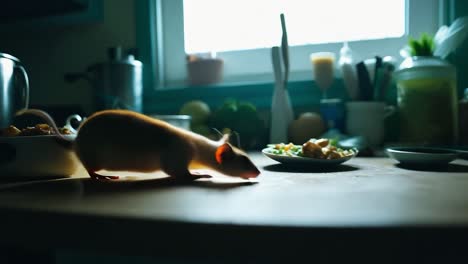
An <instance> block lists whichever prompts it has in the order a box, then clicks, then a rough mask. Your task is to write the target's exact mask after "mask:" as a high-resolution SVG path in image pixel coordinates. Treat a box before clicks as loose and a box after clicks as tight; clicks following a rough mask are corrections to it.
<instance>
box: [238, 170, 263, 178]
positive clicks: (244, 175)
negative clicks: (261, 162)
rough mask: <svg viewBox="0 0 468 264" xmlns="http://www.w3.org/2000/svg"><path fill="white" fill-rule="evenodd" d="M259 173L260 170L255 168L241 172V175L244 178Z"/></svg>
mask: <svg viewBox="0 0 468 264" xmlns="http://www.w3.org/2000/svg"><path fill="white" fill-rule="evenodd" d="M259 174H260V171H259V170H258V169H257V168H255V170H252V171H248V172H245V173H242V175H241V177H242V178H244V179H250V178H256V177H257V176H258V175H259Z"/></svg>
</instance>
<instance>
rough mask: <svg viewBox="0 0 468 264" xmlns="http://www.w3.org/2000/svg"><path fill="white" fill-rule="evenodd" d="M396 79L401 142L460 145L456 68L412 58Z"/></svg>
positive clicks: (429, 59)
mask: <svg viewBox="0 0 468 264" xmlns="http://www.w3.org/2000/svg"><path fill="white" fill-rule="evenodd" d="M395 80H396V84H397V93H398V111H399V116H400V133H399V134H400V141H401V142H402V143H408V144H414V145H454V144H456V143H457V140H458V120H457V119H458V109H457V108H458V107H457V104H458V103H457V89H456V83H457V77H456V70H455V67H454V66H453V65H451V64H450V63H448V62H447V61H445V60H443V59H440V58H438V57H410V58H406V59H405V60H404V61H403V62H402V63H401V65H400V66H399V68H398V69H397V71H396V72H395Z"/></svg>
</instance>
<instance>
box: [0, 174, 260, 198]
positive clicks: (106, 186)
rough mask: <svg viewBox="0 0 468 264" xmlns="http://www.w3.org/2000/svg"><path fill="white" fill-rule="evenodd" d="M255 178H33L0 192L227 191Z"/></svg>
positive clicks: (0, 188)
mask: <svg viewBox="0 0 468 264" xmlns="http://www.w3.org/2000/svg"><path fill="white" fill-rule="evenodd" d="M255 184H257V182H256V181H249V180H246V181H239V182H217V181H212V180H202V181H193V182H177V181H174V180H173V179H172V178H157V179H144V180H138V181H112V180H109V181H107V182H106V181H96V180H92V179H91V178H68V179H57V180H48V181H34V182H25V183H17V184H10V185H8V186H0V192H2V193H5V192H12V193H25V192H27V193H30V194H41V193H42V194H48V195H54V194H56V195H63V194H73V193H77V192H79V193H82V194H100V193H123V192H137V191H142V190H146V191H148V190H155V191H156V190H162V189H164V190H167V189H176V188H206V189H214V190H221V191H222V190H229V189H232V188H236V187H242V186H252V185H255Z"/></svg>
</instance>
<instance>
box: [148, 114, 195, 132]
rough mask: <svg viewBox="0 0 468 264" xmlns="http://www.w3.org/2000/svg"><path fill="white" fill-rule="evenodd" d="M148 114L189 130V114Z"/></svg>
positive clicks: (190, 118)
mask: <svg viewBox="0 0 468 264" xmlns="http://www.w3.org/2000/svg"><path fill="white" fill-rule="evenodd" d="M150 116H151V117H152V118H156V119H159V120H162V121H165V122H167V123H169V124H171V125H174V126H176V127H180V128H183V129H186V130H190V121H191V120H192V117H191V116H189V115H150Z"/></svg>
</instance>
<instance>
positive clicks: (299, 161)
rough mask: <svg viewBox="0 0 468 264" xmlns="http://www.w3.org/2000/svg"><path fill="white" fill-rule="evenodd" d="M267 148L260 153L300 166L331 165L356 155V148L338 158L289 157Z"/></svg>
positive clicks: (284, 162) (281, 161)
mask: <svg viewBox="0 0 468 264" xmlns="http://www.w3.org/2000/svg"><path fill="white" fill-rule="evenodd" d="M268 149H269V148H264V149H262V153H263V154H264V155H265V156H267V157H269V158H271V159H273V160H276V161H278V162H280V163H283V164H287V165H301V166H333V165H338V164H341V163H343V162H345V161H348V160H350V159H351V158H352V157H354V156H356V155H357V150H354V155H350V156H347V157H343V158H339V159H315V158H307V157H291V156H286V155H278V154H273V153H269V152H268Z"/></svg>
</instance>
